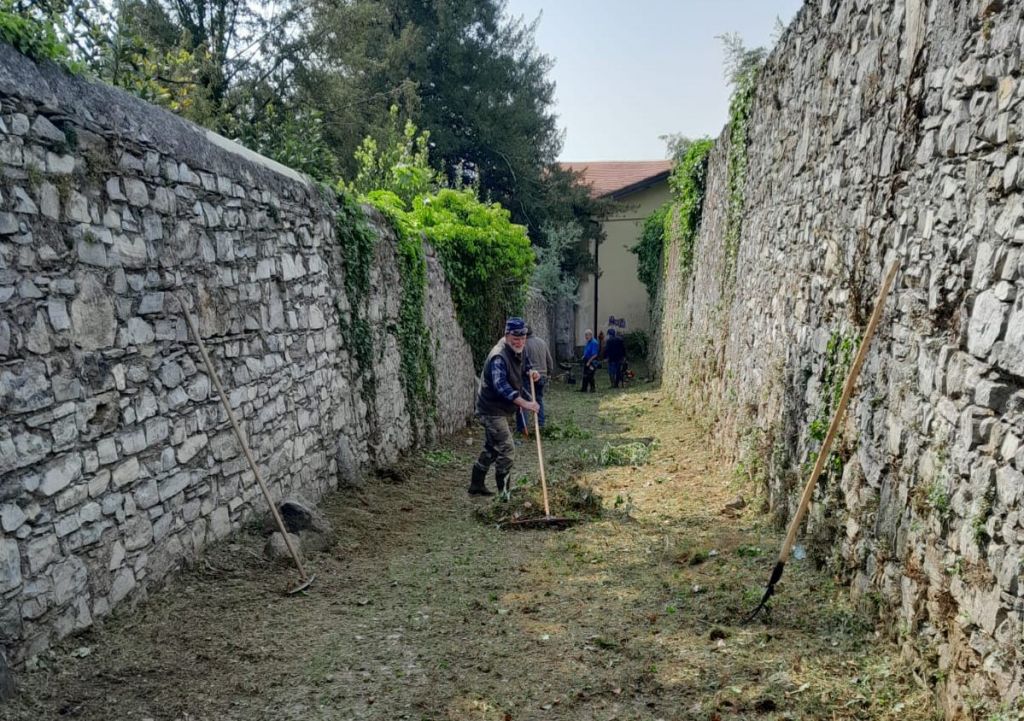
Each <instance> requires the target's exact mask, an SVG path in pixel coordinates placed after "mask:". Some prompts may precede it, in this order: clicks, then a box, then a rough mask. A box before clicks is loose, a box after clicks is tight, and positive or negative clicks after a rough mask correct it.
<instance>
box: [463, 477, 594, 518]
mask: <svg viewBox="0 0 1024 721" xmlns="http://www.w3.org/2000/svg"><path fill="white" fill-rule="evenodd" d="M548 507H549V508H550V509H551V515H552V516H555V517H559V518H567V519H570V520H572V521H589V520H593V519H596V518H600V517H601V514H602V512H603V511H604V505H603V503H602V499H601V496H600V495H599V494H598V493H596V492H595V491H594V490H593V489H592V488H590V487H589V486H585V485H582V484H580V483H578V482H577V481H576V480H575V479H573V478H568V479H565V480H553V481H552V480H549V481H548ZM476 516H477V518H478V519H479V520H480V521H482V522H484V523H486V524H488V525H496V526H504V525H505V524H509V523H513V522H522V521H526V520H529V519H535V518H536V519H540V518H543V517H544V497H543V494H542V492H541V487H540V481H539V480H530V479H529V478H528V477H526V476H522V477H520V478H519V479H518V480H516V481H514V482H513V484H512V493H511V497H510V498H509V499H507V500H506V499H505V498H504V497H503V496H501V495H496V496H495V497H494V499H493V500H492V501H491V502H490V503H489V504H487V505H486V506H483V507H481V508H478V509H477V510H476Z"/></svg>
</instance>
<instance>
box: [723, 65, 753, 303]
mask: <svg viewBox="0 0 1024 721" xmlns="http://www.w3.org/2000/svg"><path fill="white" fill-rule="evenodd" d="M759 69H760V65H759V64H751V65H750V66H749V67H747V68H745V69H744V71H743V72H740V73H738V74H737V76H736V78H735V87H734V89H733V93H732V99H731V100H730V102H729V131H728V132H729V154H728V161H727V167H728V183H727V190H728V197H727V202H726V217H725V280H726V285H728V286H731V285H732V283H733V282H734V281H735V279H736V257H737V255H738V254H739V248H740V234H741V232H742V230H743V208H744V205H745V200H746V196H745V193H746V185H747V123H748V121H749V119H750V107H751V104H752V103H753V100H754V91H755V90H756V88H757V76H758V71H759Z"/></svg>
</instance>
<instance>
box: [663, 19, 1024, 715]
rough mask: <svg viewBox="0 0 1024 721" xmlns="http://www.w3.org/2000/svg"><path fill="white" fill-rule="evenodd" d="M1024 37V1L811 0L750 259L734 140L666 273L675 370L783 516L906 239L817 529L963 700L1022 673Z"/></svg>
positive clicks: (764, 156)
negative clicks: (736, 185) (733, 203)
mask: <svg viewBox="0 0 1024 721" xmlns="http://www.w3.org/2000/svg"><path fill="white" fill-rule="evenodd" d="M1022 48H1024V4H1021V3H1011V2H1003V1H1002V0H971V1H965V2H953V1H952V0H932V1H931V2H927V3H926V2H923V0H898V1H897V0H848V1H846V2H838V1H836V0H811V1H809V2H807V3H806V4H805V6H804V8H803V9H802V10H801V12H800V13H799V15H798V16H797V18H796V19H795V20H794V21H793V23H792V25H791V26H790V28H789V29H788V30H787V32H786V33H785V35H784V36H783V38H782V40H781V42H780V44H779V46H778V48H777V49H776V50H775V51H774V52H773V53H772V54H771V56H770V57H769V59H768V62H767V65H766V67H765V68H764V69H763V71H762V74H761V76H760V78H759V81H758V86H757V92H756V97H755V101H754V104H753V109H752V112H751V121H750V126H749V132H748V145H747V152H748V168H747V173H746V185H745V188H746V190H745V211H744V215H743V229H742V233H741V237H740V243H739V247H738V253H737V256H736V258H735V273H734V274H730V273H729V272H728V268H730V267H731V265H732V264H731V262H730V259H728V258H726V257H725V254H726V253H727V252H728V250H727V247H728V244H727V243H725V242H724V233H725V222H726V221H725V203H726V195H727V193H726V191H725V188H726V182H727V172H728V171H727V168H726V157H727V153H728V148H727V147H725V141H724V140H722V141H720V142H719V143H718V145H717V146H716V148H715V150H714V151H713V155H712V159H711V166H710V180H709V182H710V188H709V193H708V198H707V202H706V205H705V209H704V221H703V226H702V231H701V235H700V238H699V240H698V245H697V247H696V253H695V263H694V270H693V271H692V273H691V274H690V275H689V276H688V277H682V276H680V274H679V273H678V271H677V263H676V261H675V258H674V256H670V258H669V260H668V265H669V275H668V278H667V280H666V283H665V286H664V297H663V298H662V302H663V304H664V308H665V312H664V317H663V322H662V326H661V338H660V343H659V351H660V357H661V359H662V364H663V373H664V377H665V382H666V384H667V385H668V387H669V388H671V389H672V390H673V392H674V393H676V395H677V396H678V397H679V398H680V399H682V400H684V401H688V400H694V399H700V400H701V404H700V406H699V407H701V408H707V409H710V410H709V411H708V412H709V413H710V416H711V417H710V420H712V421H714V422H715V423H716V424H717V428H718V430H719V434H718V436H719V438H722V439H723V440H724V443H723V446H724V447H725V448H728V449H730V450H732V451H733V452H734V453H735V455H736V457H737V459H739V460H742V461H743V462H744V468H746V469H747V470H748V472H750V474H751V476H752V477H755V478H760V479H763V480H764V482H765V484H766V487H767V491H768V496H769V499H770V503H771V506H772V508H773V509H774V510H775V511H776V512H777V513H778V514H779V516H780V520H784V519H785V518H787V517H788V515H789V513H791V512H792V509H793V507H794V506H795V502H796V497H797V489H798V488H799V487H800V486H802V484H803V482H804V481H805V480H806V468H807V467H808V462H809V461H811V460H813V453H814V452H815V451H816V449H817V447H818V444H819V439H820V437H821V436H822V435H823V434H822V433H820V428H821V423H827V420H828V417H829V415H830V411H831V402H830V401H829V398H830V397H834V396H832V393H833V392H834V390H835V388H836V386H837V384H841V383H842V380H843V376H844V374H845V367H846V365H847V363H846V362H844V356H845V358H846V359H848V356H849V351H850V349H852V348H853V347H854V346H855V342H856V340H857V339H858V338H859V335H860V333H861V332H862V331H863V329H864V326H865V322H866V318H867V315H868V314H869V313H870V310H871V307H872V304H873V302H874V296H875V293H876V291H877V288H878V285H879V283H880V280H881V276H882V273H883V269H884V268H885V266H886V265H887V263H888V262H889V261H890V260H892V259H894V258H900V259H901V261H902V270H901V272H900V275H899V276H898V278H897V282H896V286H895V289H894V291H893V292H892V293H891V294H890V296H889V298H888V300H887V313H886V315H885V317H884V319H883V322H882V325H881V327H880V329H879V332H878V335H877V336H876V337H875V339H874V341H873V342H872V346H871V352H870V354H869V356H868V360H867V364H866V366H865V368H864V370H863V373H862V376H861V380H860V383H859V386H858V392H857V393H856V395H855V397H854V400H853V402H852V405H851V410H850V413H849V415H848V420H847V422H846V424H845V428H844V432H843V437H842V440H841V443H840V448H839V452H838V455H837V463H836V469H837V470H836V472H834V473H833V474H832V475H831V477H829V478H827V479H826V480H825V481H824V482H822V483H821V484H820V485H819V489H818V492H817V494H816V498H815V503H814V506H813V509H812V513H811V517H810V520H809V523H808V530H807V532H806V533H805V534H804V536H803V538H804V542H806V543H808V544H810V545H811V547H812V550H814V551H816V552H817V555H818V557H819V558H821V559H823V560H826V561H827V562H829V563H831V564H832V566H833V568H835V569H836V570H837V571H838V572H840V573H842V574H844V575H845V576H846V577H847V578H848V579H849V580H850V582H851V587H852V590H853V593H854V594H855V596H857V597H858V598H860V599H862V600H864V601H865V602H870V604H871V605H873V606H876V607H877V608H878V610H879V611H880V613H881V617H882V618H883V619H884V620H885V621H887V622H888V627H889V628H890V629H891V631H892V633H893V635H894V637H895V638H897V639H898V640H899V641H900V642H901V643H902V645H903V648H904V650H905V655H906V658H907V659H908V661H909V662H911V663H913V664H915V665H916V666H917V667H918V671H919V674H920V677H921V678H923V679H925V680H926V681H927V682H929V683H932V684H934V685H935V687H936V688H937V689H938V693H939V696H940V698H941V700H942V702H943V703H944V704H945V707H946V710H947V713H948V715H949V716H950V717H955V716H967V717H971V716H978V717H982V716H983V715H984V714H986V713H990V712H997V711H999V709H1000V708H1001V707H1002V708H1004V709H1005V708H1006V707H1007V706H1006V705H1007V704H1013V703H1019V699H1020V697H1021V695H1022V690H1024V689H1022V685H1024V670H1022V669H1024V659H1022V653H1024V652H1022V648H1024V631H1022V628H1024V626H1022V617H1024V584H1022V582H1021V579H1022V575H1024V566H1022V562H1024V513H1022V509H1021V503H1022V495H1024V447H1022V437H1024V249H1022V245H1024V225H1022V221H1024V191H1022V188H1024V161H1022V159H1021V152H1022V138H1024V112H1022V111H1024V77H1022V75H1021V60H1022V57H1021V54H1022ZM723 137H724V136H723ZM691 407H698V406H696V405H691ZM816 421H817V423H815V422H816ZM839 468H841V470H838V469H839ZM1015 699H1016V700H1017V701H1015Z"/></svg>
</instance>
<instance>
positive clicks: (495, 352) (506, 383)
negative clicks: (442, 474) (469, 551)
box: [469, 318, 540, 496]
mask: <svg viewBox="0 0 1024 721" xmlns="http://www.w3.org/2000/svg"><path fill="white" fill-rule="evenodd" d="M525 348H526V323H524V322H523V319H522V318H509V319H508V320H507V321H506V322H505V337H504V338H502V339H501V340H499V341H498V343H497V345H495V346H494V347H493V348H492V349H491V352H490V353H489V354H488V355H487V360H485V361H484V368H483V370H482V371H481V372H480V383H479V386H478V390H477V394H476V417H477V419H478V420H479V421H480V423H481V425H483V427H484V449H483V450H482V451H481V452H480V457H479V458H477V460H476V463H474V464H473V476H472V479H471V480H470V482H469V494H470V495H471V496H493V495H494V494H493V493H491V491H489V490H487V486H486V485H485V484H484V481H485V480H486V479H487V471H488V470H489V469H490V467H491V465H494V466H495V474H496V480H497V484H498V493H502V492H503V491H505V489H506V488H508V486H509V483H510V482H511V481H510V479H509V475H510V474H511V473H512V459H513V457H514V455H515V444H514V443H513V441H512V430H511V429H510V428H509V425H508V417H509V416H510V415H512V414H513V413H515V412H516V411H517V410H519V409H522V410H524V411H527V412H531V413H536V412H537V411H538V410H540V406H539V405H537V403H536V402H535V401H533V400H532V399H531V398H530V391H529V383H530V381H529V379H530V377H531V376H532V377H533V380H534V381H537V380H538V379H539V378H540V373H538V372H537V371H535V370H533V369H532V368H531V367H530V361H529V359H528V358H527V356H526V354H525V353H523V350H524V349H525Z"/></svg>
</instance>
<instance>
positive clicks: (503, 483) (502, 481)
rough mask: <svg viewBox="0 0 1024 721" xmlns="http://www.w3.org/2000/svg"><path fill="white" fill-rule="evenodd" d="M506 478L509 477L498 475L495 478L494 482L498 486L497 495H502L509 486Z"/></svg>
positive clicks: (507, 475) (506, 474)
mask: <svg viewBox="0 0 1024 721" xmlns="http://www.w3.org/2000/svg"><path fill="white" fill-rule="evenodd" d="M508 477H509V474H508V473H505V474H504V475H502V474H501V473H498V474H497V475H496V476H495V478H494V480H495V482H497V484H498V493H504V492H505V489H506V488H507V487H508V486H509V480H508Z"/></svg>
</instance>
